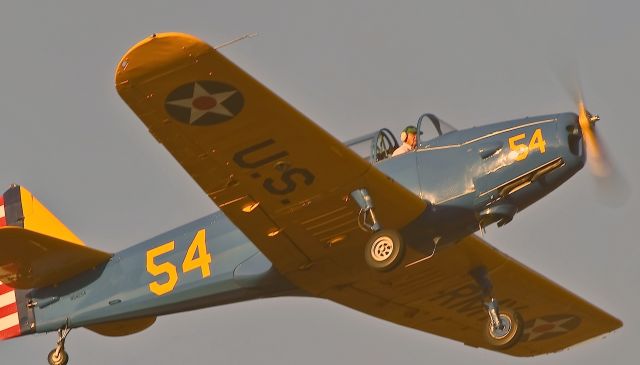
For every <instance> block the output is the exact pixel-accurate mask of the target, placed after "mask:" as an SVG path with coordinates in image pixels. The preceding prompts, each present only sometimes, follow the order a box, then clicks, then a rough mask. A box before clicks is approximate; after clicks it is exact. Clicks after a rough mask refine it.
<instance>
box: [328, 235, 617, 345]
mask: <svg viewBox="0 0 640 365" xmlns="http://www.w3.org/2000/svg"><path fill="white" fill-rule="evenodd" d="M477 268H484V269H485V270H486V272H487V278H488V279H489V280H490V282H491V284H492V286H493V295H494V296H495V297H496V298H497V299H498V300H499V302H500V305H501V307H502V308H503V309H506V308H509V309H511V310H515V311H517V312H518V313H519V314H520V315H521V316H522V318H523V324H524V331H523V334H522V338H521V340H520V342H519V343H518V344H517V345H515V346H513V347H511V348H508V349H496V348H492V347H491V346H489V344H488V342H487V341H486V339H485V338H484V336H483V334H484V333H485V331H486V328H487V319H488V316H487V314H486V312H485V311H484V310H483V307H482V301H483V298H482V289H481V288H480V286H479V285H478V284H477V282H476V281H475V280H474V279H473V278H472V276H471V275H470V274H469V272H470V271H471V270H474V269H477ZM397 271H401V274H399V275H396V276H395V277H393V278H391V279H388V280H385V281H381V280H376V278H363V279H360V280H359V281H357V282H355V283H352V284H351V285H348V286H344V287H341V288H335V289H331V290H329V291H326V292H324V293H322V295H323V296H325V297H327V298H329V299H332V300H334V301H336V302H338V303H341V304H344V305H346V306H349V307H351V308H354V309H357V310H359V311H362V312H365V313H368V314H371V315H373V316H376V317H379V318H383V319H386V320H388V321H391V322H395V323H398V324H401V325H404V326H407V327H412V328H415V329H418V330H421V331H425V332H430V333H434V334H436V335H439V336H443V337H448V338H451V339H454V340H457V341H460V342H463V343H464V344H466V345H469V346H474V347H484V348H487V349H490V350H496V351H501V352H504V353H507V354H509V355H514V356H534V355H540V354H545V353H550V352H556V351H559V350H562V349H564V348H567V347H569V346H572V345H575V344H577V343H580V342H583V341H585V340H587V339H589V338H592V337H595V336H599V335H602V334H605V333H607V332H611V331H613V330H615V329H617V328H619V327H621V326H622V322H620V321H619V320H618V319H616V318H614V317H612V316H611V315H609V314H607V313H605V312H604V311H602V310H600V309H598V308H596V307H595V306H593V305H592V304H590V303H588V302H586V301H585V300H583V299H581V298H579V297H577V296H576V295H574V294H572V293H571V292H569V291H567V290H566V289H564V288H562V287H560V286H559V285H557V284H555V283H554V282H552V281H550V280H548V279H546V278H545V277H543V276H541V275H540V274H538V273H536V272H535V271H533V270H531V269H529V268H527V267H526V266H524V265H522V264H521V263H519V262H517V261H515V260H513V259H512V258H510V257H508V256H506V255H505V254H503V253H501V252H500V251H498V250H496V249H495V248H493V247H491V246H490V245H489V244H487V243H486V242H485V241H483V240H482V239H480V238H478V237H477V236H469V237H467V238H465V239H463V240H462V241H461V242H458V243H456V244H455V245H452V246H449V247H445V248H443V249H442V250H441V251H439V252H438V253H436V255H435V256H434V257H433V258H432V259H430V260H427V261H425V262H423V263H420V264H417V265H414V266H411V267H408V268H406V269H404V270H397Z"/></svg>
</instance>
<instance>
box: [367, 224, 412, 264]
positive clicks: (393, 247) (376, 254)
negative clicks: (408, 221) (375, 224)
mask: <svg viewBox="0 0 640 365" xmlns="http://www.w3.org/2000/svg"><path fill="white" fill-rule="evenodd" d="M403 255H404V242H403V240H402V236H401V235H400V233H398V232H397V231H395V230H393V229H383V230H380V231H378V232H376V233H374V234H373V235H372V236H371V238H369V242H367V245H366V246H365V249H364V260H365V262H366V263H367V265H369V267H371V268H372V269H374V270H378V271H389V270H391V269H393V268H394V267H395V266H396V265H398V263H399V262H400V261H402V257H403Z"/></svg>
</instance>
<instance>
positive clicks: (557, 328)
mask: <svg viewBox="0 0 640 365" xmlns="http://www.w3.org/2000/svg"><path fill="white" fill-rule="evenodd" d="M573 319H575V318H574V317H569V318H565V319H560V320H556V321H547V320H544V319H542V318H536V320H535V322H534V323H533V326H531V327H529V328H527V330H526V331H525V334H527V333H528V334H529V341H531V340H535V339H536V338H538V337H542V336H544V335H548V334H550V333H566V332H569V330H567V329H565V328H563V327H561V326H562V325H563V324H565V323H567V322H569V321H571V320H573ZM539 326H549V327H550V328H549V329H548V330H545V331H540V332H537V331H534V330H535V329H536V328H538V327H539ZM551 326H553V327H551Z"/></svg>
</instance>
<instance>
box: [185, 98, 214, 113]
mask: <svg viewBox="0 0 640 365" xmlns="http://www.w3.org/2000/svg"><path fill="white" fill-rule="evenodd" d="M217 104H218V102H217V101H216V99H214V98H212V97H210V96H199V97H197V98H195V99H193V102H191V105H193V107H194V108H196V109H200V110H209V109H211V108H213V107H215V106H216V105H217Z"/></svg>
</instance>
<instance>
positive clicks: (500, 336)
mask: <svg viewBox="0 0 640 365" xmlns="http://www.w3.org/2000/svg"><path fill="white" fill-rule="evenodd" d="M500 321H501V322H502V327H498V328H496V327H494V326H493V323H491V320H487V326H486V331H485V337H486V338H487V341H489V343H490V344H491V345H492V346H493V347H496V348H499V349H506V348H509V347H511V346H513V345H515V344H517V343H518V341H520V337H521V336H522V329H523V324H522V318H521V317H520V315H519V314H518V313H516V312H513V311H509V310H503V311H501V312H500Z"/></svg>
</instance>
